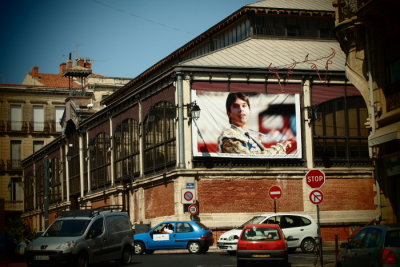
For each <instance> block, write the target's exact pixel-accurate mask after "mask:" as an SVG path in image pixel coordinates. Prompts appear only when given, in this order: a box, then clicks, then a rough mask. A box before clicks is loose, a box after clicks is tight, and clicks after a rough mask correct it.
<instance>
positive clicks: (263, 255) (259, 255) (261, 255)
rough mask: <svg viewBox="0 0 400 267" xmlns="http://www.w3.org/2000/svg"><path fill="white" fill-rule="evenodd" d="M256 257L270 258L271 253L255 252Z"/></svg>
mask: <svg viewBox="0 0 400 267" xmlns="http://www.w3.org/2000/svg"><path fill="white" fill-rule="evenodd" d="M253 257H254V258H269V257H271V255H269V254H253Z"/></svg>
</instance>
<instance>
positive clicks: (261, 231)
mask: <svg viewBox="0 0 400 267" xmlns="http://www.w3.org/2000/svg"><path fill="white" fill-rule="evenodd" d="M279 239H280V236H279V232H278V230H277V229H275V228H258V227H252V228H246V229H244V230H243V234H242V240H245V241H255V240H257V241H274V240H279Z"/></svg>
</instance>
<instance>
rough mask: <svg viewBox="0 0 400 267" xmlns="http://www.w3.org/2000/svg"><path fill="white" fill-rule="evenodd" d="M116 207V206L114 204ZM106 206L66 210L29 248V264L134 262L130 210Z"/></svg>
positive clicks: (27, 254)
mask: <svg viewBox="0 0 400 267" xmlns="http://www.w3.org/2000/svg"><path fill="white" fill-rule="evenodd" d="M115 206H117V205H115ZM115 206H106V207H101V208H99V209H88V210H71V211H67V212H63V214H61V216H60V217H59V218H57V219H56V220H55V221H54V222H53V223H52V224H51V225H50V226H49V227H48V228H47V230H46V231H45V232H44V233H43V234H42V235H41V236H39V237H38V238H36V239H34V240H33V241H32V242H31V243H29V245H28V247H27V248H26V262H27V265H28V266H36V265H39V266H42V265H46V266H47V265H50V264H53V265H55V266H57V265H68V266H78V267H87V266H88V265H89V264H93V263H99V262H105V261H110V260H120V262H121V264H122V265H128V264H130V263H131V261H132V252H133V231H132V226H131V223H130V220H129V216H128V213H126V212H121V211H114V208H116V209H117V210H118V209H119V210H120V208H119V207H115Z"/></svg>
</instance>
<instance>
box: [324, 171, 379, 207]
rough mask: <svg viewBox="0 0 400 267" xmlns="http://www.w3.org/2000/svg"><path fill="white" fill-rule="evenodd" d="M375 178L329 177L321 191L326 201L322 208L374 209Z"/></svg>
mask: <svg viewBox="0 0 400 267" xmlns="http://www.w3.org/2000/svg"><path fill="white" fill-rule="evenodd" d="M374 183H375V181H374V179H373V178H370V179H367V178H365V179H331V178H330V179H328V180H327V181H326V182H325V184H324V186H323V187H322V188H321V191H322V192H323V193H324V201H323V202H322V203H321V204H320V209H321V210H324V211H329V210H374V209H375V208H376V206H375V203H374V199H375V195H376V193H375V192H374Z"/></svg>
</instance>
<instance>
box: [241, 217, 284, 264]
mask: <svg viewBox="0 0 400 267" xmlns="http://www.w3.org/2000/svg"><path fill="white" fill-rule="evenodd" d="M236 259H237V266H238V267H241V266H246V265H247V263H256V262H269V263H271V264H272V263H276V264H279V266H287V265H288V248H287V244H286V240H285V236H284V234H283V232H282V230H281V228H280V227H279V225H278V224H249V225H245V226H244V228H243V230H242V233H241V234H240V237H239V241H238V244H237V252H236Z"/></svg>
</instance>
